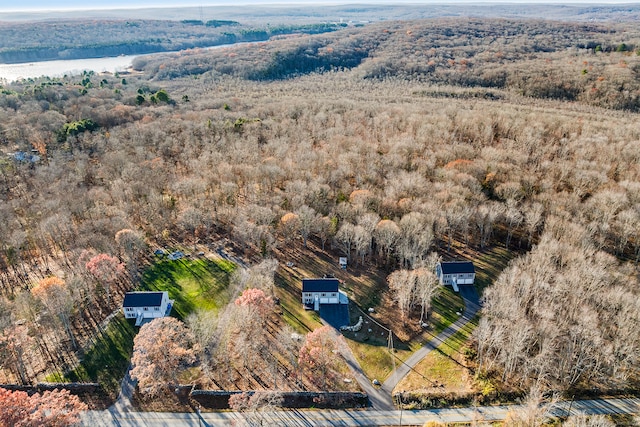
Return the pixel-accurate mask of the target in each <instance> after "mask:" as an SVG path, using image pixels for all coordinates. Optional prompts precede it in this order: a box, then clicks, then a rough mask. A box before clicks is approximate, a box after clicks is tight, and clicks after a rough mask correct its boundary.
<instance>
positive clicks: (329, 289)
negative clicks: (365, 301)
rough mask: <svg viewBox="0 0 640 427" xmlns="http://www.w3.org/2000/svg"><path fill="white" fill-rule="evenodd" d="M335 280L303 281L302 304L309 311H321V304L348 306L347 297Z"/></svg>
mask: <svg viewBox="0 0 640 427" xmlns="http://www.w3.org/2000/svg"><path fill="white" fill-rule="evenodd" d="M339 284H340V282H339V281H338V279H335V278H325V279H302V304H303V305H304V307H305V308H306V309H309V310H315V311H319V310H320V304H347V303H348V299H347V297H346V295H344V294H343V295H341V292H340V291H339V290H338V285H339Z"/></svg>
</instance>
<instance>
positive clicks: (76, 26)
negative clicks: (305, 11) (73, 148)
mask: <svg viewBox="0 0 640 427" xmlns="http://www.w3.org/2000/svg"><path fill="white" fill-rule="evenodd" d="M339 28H341V26H340V25H338V24H300V25H279V26H274V27H268V26H267V27H256V26H251V25H241V24H240V23H238V22H235V21H209V22H207V23H206V25H195V24H194V23H193V22H192V21H182V22H175V21H157V20H155V21H152V20H135V21H109V20H105V21H46V22H38V23H37V24H33V23H3V24H2V25H0V62H1V63H21V62H31V61H48V60H58V59H82V58H96V57H104V56H118V55H137V54H147V53H155V52H167V51H176V50H183V49H192V48H198V47H208V46H217V45H221V44H229V43H238V42H248V41H264V40H268V39H269V38H270V37H272V36H276V35H283V34H292V33H306V34H317V33H323V32H330V31H335V30H337V29H339Z"/></svg>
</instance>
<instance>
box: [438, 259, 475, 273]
mask: <svg viewBox="0 0 640 427" xmlns="http://www.w3.org/2000/svg"><path fill="white" fill-rule="evenodd" d="M440 265H441V266H442V273H443V274H460V273H475V272H476V268H475V267H474V265H473V263H472V262H471V261H453V262H442V263H440Z"/></svg>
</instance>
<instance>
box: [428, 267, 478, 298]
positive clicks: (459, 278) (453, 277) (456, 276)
mask: <svg viewBox="0 0 640 427" xmlns="http://www.w3.org/2000/svg"><path fill="white" fill-rule="evenodd" d="M436 275H437V276H438V280H440V284H441V285H449V286H451V287H453V290H454V291H456V292H458V291H459V290H460V289H459V288H458V286H459V285H473V282H474V281H475V278H476V268H475V266H474V265H473V263H472V262H471V261H448V262H439V263H438V265H436Z"/></svg>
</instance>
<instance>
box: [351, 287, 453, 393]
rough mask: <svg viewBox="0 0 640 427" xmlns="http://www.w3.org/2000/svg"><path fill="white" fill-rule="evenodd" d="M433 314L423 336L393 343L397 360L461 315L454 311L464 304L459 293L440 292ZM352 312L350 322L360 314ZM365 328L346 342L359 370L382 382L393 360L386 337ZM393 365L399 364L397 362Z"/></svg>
mask: <svg viewBox="0 0 640 427" xmlns="http://www.w3.org/2000/svg"><path fill="white" fill-rule="evenodd" d="M432 307H433V311H432V312H431V313H430V315H429V317H428V319H427V323H428V325H429V326H428V327H427V328H425V331H426V332H425V333H424V334H422V335H420V336H419V337H416V339H414V340H412V341H410V342H407V343H405V342H395V343H394V349H395V353H394V354H395V355H396V357H397V358H398V359H399V360H400V361H403V360H406V359H408V358H409V357H410V356H411V354H413V352H414V351H416V350H417V349H418V348H420V346H422V344H423V343H424V342H426V341H428V340H429V339H431V338H432V337H433V336H435V335H438V334H439V333H440V332H442V331H443V330H444V329H446V328H447V327H448V326H449V325H451V324H452V323H453V322H455V321H456V320H457V319H458V318H459V317H460V316H458V315H457V314H456V312H462V311H463V310H464V302H463V301H462V297H460V295H459V294H457V293H455V292H453V291H452V290H451V289H448V288H443V290H442V292H440V294H439V295H438V296H437V297H436V298H434V300H433V302H432ZM351 311H352V313H351V314H352V316H351V317H352V319H351V320H352V323H355V322H356V321H357V317H358V315H359V313H356V312H355V310H351ZM366 331H367V329H364V328H363V330H362V332H359V333H357V334H356V333H349V332H345V333H344V335H345V337H347V338H348V340H347V342H348V344H349V346H350V347H351V350H352V351H353V354H354V355H355V356H356V359H358V362H359V363H360V366H361V367H362V370H363V371H364V372H365V374H366V375H367V377H369V378H370V379H373V378H376V379H378V380H380V381H384V380H385V379H386V378H387V376H389V374H390V373H391V372H392V371H393V362H394V361H393V360H392V359H391V355H390V354H389V350H388V338H389V337H388V334H384V335H383V334H382V332H383V330H382V329H380V328H377V327H375V326H374V327H373V333H370V334H369V333H367V332H366ZM396 363H400V362H399V361H398V360H396Z"/></svg>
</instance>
